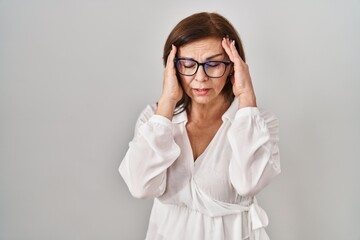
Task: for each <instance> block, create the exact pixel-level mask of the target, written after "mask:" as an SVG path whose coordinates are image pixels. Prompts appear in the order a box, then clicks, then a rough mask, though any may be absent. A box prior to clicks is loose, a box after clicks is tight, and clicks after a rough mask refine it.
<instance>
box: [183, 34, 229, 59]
mask: <svg viewBox="0 0 360 240" xmlns="http://www.w3.org/2000/svg"><path fill="white" fill-rule="evenodd" d="M223 52H224V50H223V48H222V46H221V39H219V38H205V39H200V40H197V41H194V42H191V43H188V44H186V45H184V46H181V47H180V48H179V51H178V55H179V56H180V57H190V58H206V57H207V56H211V55H214V54H219V53H223Z"/></svg>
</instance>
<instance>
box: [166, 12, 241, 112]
mask: <svg viewBox="0 0 360 240" xmlns="http://www.w3.org/2000/svg"><path fill="white" fill-rule="evenodd" d="M209 37H216V38H219V39H222V38H224V37H228V38H229V39H231V40H235V47H236V49H237V51H238V53H239V55H240V57H241V58H242V59H243V61H244V62H245V53H244V49H243V46H242V44H241V40H240V37H239V34H238V33H237V31H236V29H235V28H234V27H233V26H232V24H231V23H230V22H229V21H228V20H227V19H226V18H224V17H223V16H221V15H220V14H217V13H208V12H201V13H195V14H193V15H191V16H189V17H187V18H185V19H183V20H181V21H180V22H179V23H178V24H177V25H176V26H175V27H174V29H173V30H172V31H171V33H170V34H169V36H168V38H167V40H166V42H165V45H164V54H163V61H164V65H165V66H166V61H167V58H168V56H169V54H170V51H171V45H172V44H174V45H175V46H176V47H177V48H179V47H181V46H183V45H185V44H188V43H191V42H194V41H197V40H200V39H205V38H209ZM177 77H178V79H179V75H178V76H177ZM222 94H223V95H224V96H225V98H226V99H227V100H228V101H232V100H233V99H234V94H233V91H232V84H231V81H230V77H228V79H227V82H226V84H225V86H224V88H223V90H222ZM189 103H190V98H189V96H187V95H186V94H185V92H184V94H183V97H182V98H181V100H180V101H179V102H177V104H176V109H175V114H178V113H180V112H182V111H184V110H185V109H186V108H187V107H188V106H189Z"/></svg>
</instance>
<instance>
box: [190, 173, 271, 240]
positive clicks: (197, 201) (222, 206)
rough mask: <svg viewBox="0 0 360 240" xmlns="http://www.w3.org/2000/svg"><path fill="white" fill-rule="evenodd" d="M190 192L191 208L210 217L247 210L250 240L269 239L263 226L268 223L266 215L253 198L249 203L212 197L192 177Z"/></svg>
mask: <svg viewBox="0 0 360 240" xmlns="http://www.w3.org/2000/svg"><path fill="white" fill-rule="evenodd" d="M191 194H192V197H193V200H194V201H193V205H192V208H193V210H195V211H199V212H201V213H202V214H205V215H208V216H210V217H221V216H226V215H230V214H239V213H242V212H248V228H249V236H248V237H249V239H250V240H270V239H269V236H268V235H267V233H266V232H265V229H264V228H265V227H266V226H267V225H268V224H269V219H268V216H267V215H266V212H265V211H264V209H262V208H261V207H260V206H259V205H258V204H257V201H256V199H255V197H254V198H253V201H252V203H251V204H250V205H248V206H244V205H240V204H232V203H226V202H222V201H218V200H215V199H212V198H211V197H209V196H208V195H206V194H205V193H204V192H202V191H201V190H200V188H199V187H198V186H197V184H196V182H195V180H194V178H192V179H191Z"/></svg>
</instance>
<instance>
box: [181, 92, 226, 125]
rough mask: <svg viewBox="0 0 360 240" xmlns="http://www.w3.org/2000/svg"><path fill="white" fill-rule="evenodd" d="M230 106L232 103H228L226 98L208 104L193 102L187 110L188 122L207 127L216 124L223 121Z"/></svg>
mask: <svg viewBox="0 0 360 240" xmlns="http://www.w3.org/2000/svg"><path fill="white" fill-rule="evenodd" d="M230 104H231V102H229V101H226V100H225V98H224V97H221V98H220V99H217V100H216V101H213V102H211V103H208V104H199V103H195V102H193V101H192V102H191V104H190V105H189V108H188V110H187V113H188V121H191V122H194V123H196V124H197V125H205V126H206V125H209V124H211V123H215V122H216V121H218V120H221V117H222V115H223V114H224V113H225V112H226V110H227V109H228V108H229V106H230Z"/></svg>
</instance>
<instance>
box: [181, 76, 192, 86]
mask: <svg viewBox="0 0 360 240" xmlns="http://www.w3.org/2000/svg"><path fill="white" fill-rule="evenodd" d="M191 81H192V78H191V77H186V76H180V82H181V85H182V86H183V88H184V89H187V88H189V84H190V83H191Z"/></svg>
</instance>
